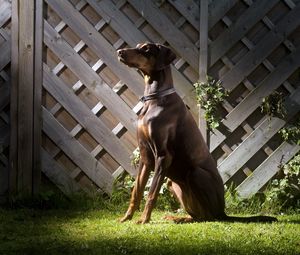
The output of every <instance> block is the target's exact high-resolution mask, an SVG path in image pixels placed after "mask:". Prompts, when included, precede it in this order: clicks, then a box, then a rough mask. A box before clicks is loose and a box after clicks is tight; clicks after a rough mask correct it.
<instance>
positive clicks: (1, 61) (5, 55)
mask: <svg viewBox="0 0 300 255" xmlns="http://www.w3.org/2000/svg"><path fill="white" fill-rule="evenodd" d="M0 52H1V55H0V70H2V69H3V68H4V67H5V66H6V65H7V64H8V63H9V61H10V54H11V52H10V42H9V41H6V42H5V43H3V44H2V45H1V46H0Z"/></svg>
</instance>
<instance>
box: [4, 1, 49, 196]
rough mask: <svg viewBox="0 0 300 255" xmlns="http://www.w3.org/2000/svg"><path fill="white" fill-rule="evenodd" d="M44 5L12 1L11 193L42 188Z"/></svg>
mask: <svg viewBox="0 0 300 255" xmlns="http://www.w3.org/2000/svg"><path fill="white" fill-rule="evenodd" d="M42 10H43V1H40V0H27V1H23V0H13V1H12V41H11V49H12V54H11V77H12V84H11V103H10V111H11V136H10V160H9V161H10V164H9V167H10V174H9V193H10V196H11V195H13V194H20V195H22V194H26V195H32V194H34V193H37V192H38V190H39V185H40V175H41V167H40V148H41V89H42V35H43V26H42V24H43V15H42Z"/></svg>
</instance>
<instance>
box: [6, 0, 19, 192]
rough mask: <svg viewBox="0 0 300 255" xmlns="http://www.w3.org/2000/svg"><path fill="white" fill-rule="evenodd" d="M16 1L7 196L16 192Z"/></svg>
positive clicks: (13, 7) (17, 40) (12, 52)
mask: <svg viewBox="0 0 300 255" xmlns="http://www.w3.org/2000/svg"><path fill="white" fill-rule="evenodd" d="M18 9H19V7H18V0H14V1H12V9H11V12H12V15H11V16H12V20H11V23H12V24H11V77H14V78H13V79H12V80H11V88H10V95H11V96H10V146H9V185H8V186H9V195H11V194H14V193H16V192H17V165H18V82H19V75H18V72H19V70H18V65H19V25H18V24H19V15H18Z"/></svg>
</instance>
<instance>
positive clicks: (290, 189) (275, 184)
mask: <svg viewBox="0 0 300 255" xmlns="http://www.w3.org/2000/svg"><path fill="white" fill-rule="evenodd" d="M281 174H282V175H283V178H278V179H277V178H276V179H274V180H273V181H272V182H271V185H270V187H269V188H268V190H267V192H266V203H270V202H271V201H275V203H277V204H280V205H281V209H286V208H292V209H297V208H298V210H299V209H300V154H297V155H296V156H295V157H294V158H293V159H292V160H290V161H289V162H288V163H287V164H285V165H284V166H283V167H282V169H281Z"/></svg>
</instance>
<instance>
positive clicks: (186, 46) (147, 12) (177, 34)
mask: <svg viewBox="0 0 300 255" xmlns="http://www.w3.org/2000/svg"><path fill="white" fill-rule="evenodd" d="M128 2H129V3H130V4H131V5H132V6H133V7H134V8H135V9H136V10H137V11H138V12H139V13H141V15H142V16H143V18H145V19H146V20H147V21H148V22H149V23H150V24H151V25H152V26H153V27H154V28H155V29H156V31H157V32H158V33H160V34H161V35H162V36H163V38H165V39H166V40H167V41H168V43H170V45H171V46H172V47H173V48H174V49H175V50H176V51H177V52H178V53H180V55H181V56H182V57H183V58H184V59H185V61H186V62H188V63H189V64H190V65H191V67H192V68H193V69H194V70H198V62H199V60H198V58H197V56H198V49H197V48H196V46H195V45H194V44H192V43H191V42H190V40H189V39H188V38H187V37H186V35H184V34H183V33H182V32H181V31H180V30H179V29H178V28H177V27H176V26H175V25H174V24H173V23H172V22H171V21H170V20H169V19H168V18H167V17H166V16H164V15H163V14H162V13H161V11H160V10H159V9H158V8H157V7H156V6H155V4H154V3H153V2H152V1H139V0H128Z"/></svg>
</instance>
